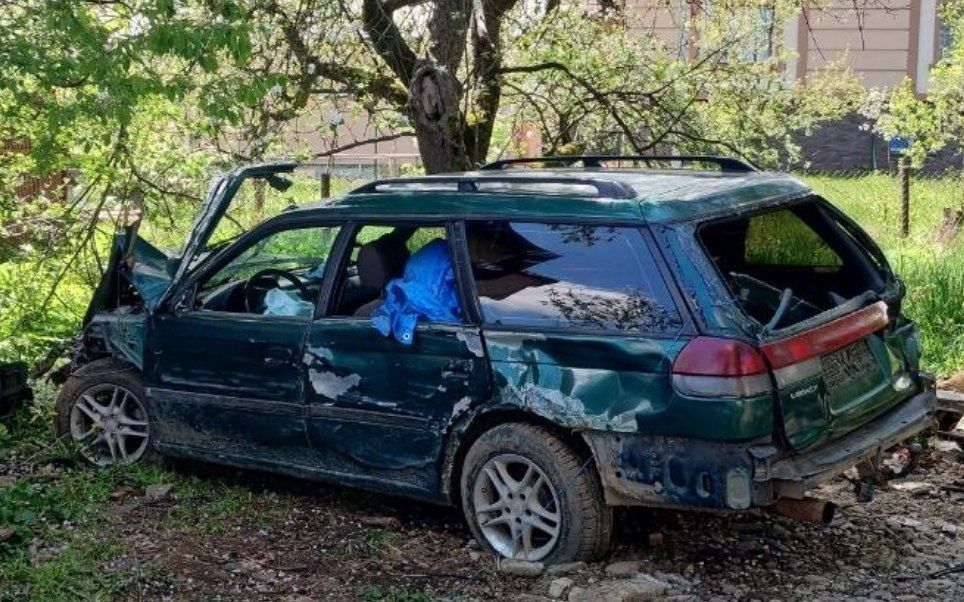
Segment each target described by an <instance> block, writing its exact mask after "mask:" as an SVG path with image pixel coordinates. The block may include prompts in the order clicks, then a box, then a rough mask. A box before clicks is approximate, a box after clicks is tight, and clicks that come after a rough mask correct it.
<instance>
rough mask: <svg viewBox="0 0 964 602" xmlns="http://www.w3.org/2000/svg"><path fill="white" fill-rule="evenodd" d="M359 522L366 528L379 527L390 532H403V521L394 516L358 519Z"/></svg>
mask: <svg viewBox="0 0 964 602" xmlns="http://www.w3.org/2000/svg"><path fill="white" fill-rule="evenodd" d="M358 522H360V523H361V524H362V525H364V526H366V527H377V528H379V529H386V530H388V531H401V530H402V521H400V520H398V519H397V518H395V517H394V516H363V517H361V518H360V519H358Z"/></svg>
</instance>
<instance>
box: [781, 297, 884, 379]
mask: <svg viewBox="0 0 964 602" xmlns="http://www.w3.org/2000/svg"><path fill="white" fill-rule="evenodd" d="M889 321H890V319H889V318H888V317H887V304H886V303H884V302H883V301H880V302H878V303H875V304H873V305H870V306H867V307H865V308H863V309H861V310H859V311H855V312H854V313H852V314H848V315H846V316H844V317H842V318H837V319H836V320H832V321H830V322H827V323H826V324H822V325H820V326H817V327H816V328H812V329H810V330H808V331H806V332H802V333H800V334H798V335H795V336H792V337H788V338H785V339H781V340H779V341H774V342H772V343H767V344H766V345H764V346H763V354H764V355H766V358H767V359H768V360H769V361H770V366H772V367H773V369H774V370H777V369H779V368H783V367H785V366H790V365H792V364H797V363H800V362H804V361H806V360H809V359H813V358H815V357H819V356H821V355H824V354H827V353H830V352H831V351H836V350H838V349H841V348H843V347H846V346H847V345H849V344H851V343H854V342H856V341H859V340H860V339H863V338H865V337H867V336H869V335H871V334H873V333H875V332H877V331H878V330H880V329H881V328H883V327H885V326H887V323H888V322H889Z"/></svg>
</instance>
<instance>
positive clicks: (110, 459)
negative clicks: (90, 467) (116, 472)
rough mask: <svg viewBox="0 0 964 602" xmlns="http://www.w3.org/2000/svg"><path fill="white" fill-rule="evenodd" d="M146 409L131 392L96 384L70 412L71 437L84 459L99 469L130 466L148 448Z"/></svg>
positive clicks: (80, 397)
mask: <svg viewBox="0 0 964 602" xmlns="http://www.w3.org/2000/svg"><path fill="white" fill-rule="evenodd" d="M148 433H149V431H148V425H147V410H146V408H145V407H144V403H143V402H142V401H141V400H140V399H139V398H138V397H137V395H135V394H134V393H132V392H131V391H130V390H128V389H126V388H124V387H121V386H119V385H113V384H107V383H105V384H99V385H95V386H93V387H91V388H89V389H87V390H86V391H84V392H83V393H81V395H80V396H79V397H78V398H77V401H75V402H74V404H73V406H72V407H71V409H70V436H71V438H72V439H73V440H74V441H76V442H77V443H78V444H79V445H80V450H81V453H82V454H83V455H84V457H85V458H87V459H88V460H90V461H91V462H93V463H94V464H96V465H98V466H110V465H112V464H131V463H133V462H136V461H138V460H140V459H141V457H142V456H143V455H144V452H145V451H146V450H147V445H148Z"/></svg>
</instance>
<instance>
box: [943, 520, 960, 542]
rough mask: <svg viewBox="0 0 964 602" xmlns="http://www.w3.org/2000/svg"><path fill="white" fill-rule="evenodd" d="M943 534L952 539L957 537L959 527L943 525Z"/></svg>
mask: <svg viewBox="0 0 964 602" xmlns="http://www.w3.org/2000/svg"><path fill="white" fill-rule="evenodd" d="M941 534H942V535H946V536H947V537H950V538H952V539H953V538H955V537H957V525H955V524H954V523H941Z"/></svg>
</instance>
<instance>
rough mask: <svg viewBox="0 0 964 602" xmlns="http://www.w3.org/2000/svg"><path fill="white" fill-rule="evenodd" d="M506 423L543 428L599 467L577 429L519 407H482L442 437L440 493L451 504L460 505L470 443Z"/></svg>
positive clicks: (457, 421)
mask: <svg viewBox="0 0 964 602" xmlns="http://www.w3.org/2000/svg"><path fill="white" fill-rule="evenodd" d="M507 423H521V424H530V425H533V426H539V427H542V428H544V429H546V430H548V431H549V432H551V433H552V434H553V435H555V436H557V437H558V438H559V439H561V440H562V441H564V442H565V443H567V444H568V445H569V446H571V447H572V449H573V450H575V452H576V453H577V454H578V455H579V456H580V457H581V458H583V459H584V460H589V459H590V458H592V460H593V462H592V464H593V470H598V460H597V459H596V458H595V457H594V455H593V452H592V449H591V448H590V447H589V444H588V443H587V442H586V440H585V438H584V437H582V436H581V434H580V433H579V432H578V431H574V430H572V429H568V428H566V427H564V426H561V425H559V424H558V423H556V422H553V421H552V420H549V419H548V418H545V417H544V416H540V415H538V414H534V413H532V412H528V411H526V410H523V409H520V408H518V407H498V408H489V409H483V410H480V411H478V412H475V413H473V414H471V415H466V416H465V417H463V418H462V419H461V420H456V421H455V422H454V423H453V424H452V426H451V427H450V428H449V431H448V433H447V434H446V437H445V443H444V447H443V455H442V467H441V477H440V489H441V493H442V495H443V496H444V497H445V499H446V500H448V501H449V502H450V503H451V504H452V505H454V506H456V507H460V506H461V504H462V500H461V496H460V495H459V482H460V480H461V479H462V464H463V462H464V460H465V456H466V454H467V453H468V451H469V449H471V448H472V445H473V444H474V443H475V442H476V441H477V440H478V438H479V437H481V436H482V434H483V433H485V432H487V431H488V430H490V429H492V428H494V427H496V426H499V425H502V424H507Z"/></svg>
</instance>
